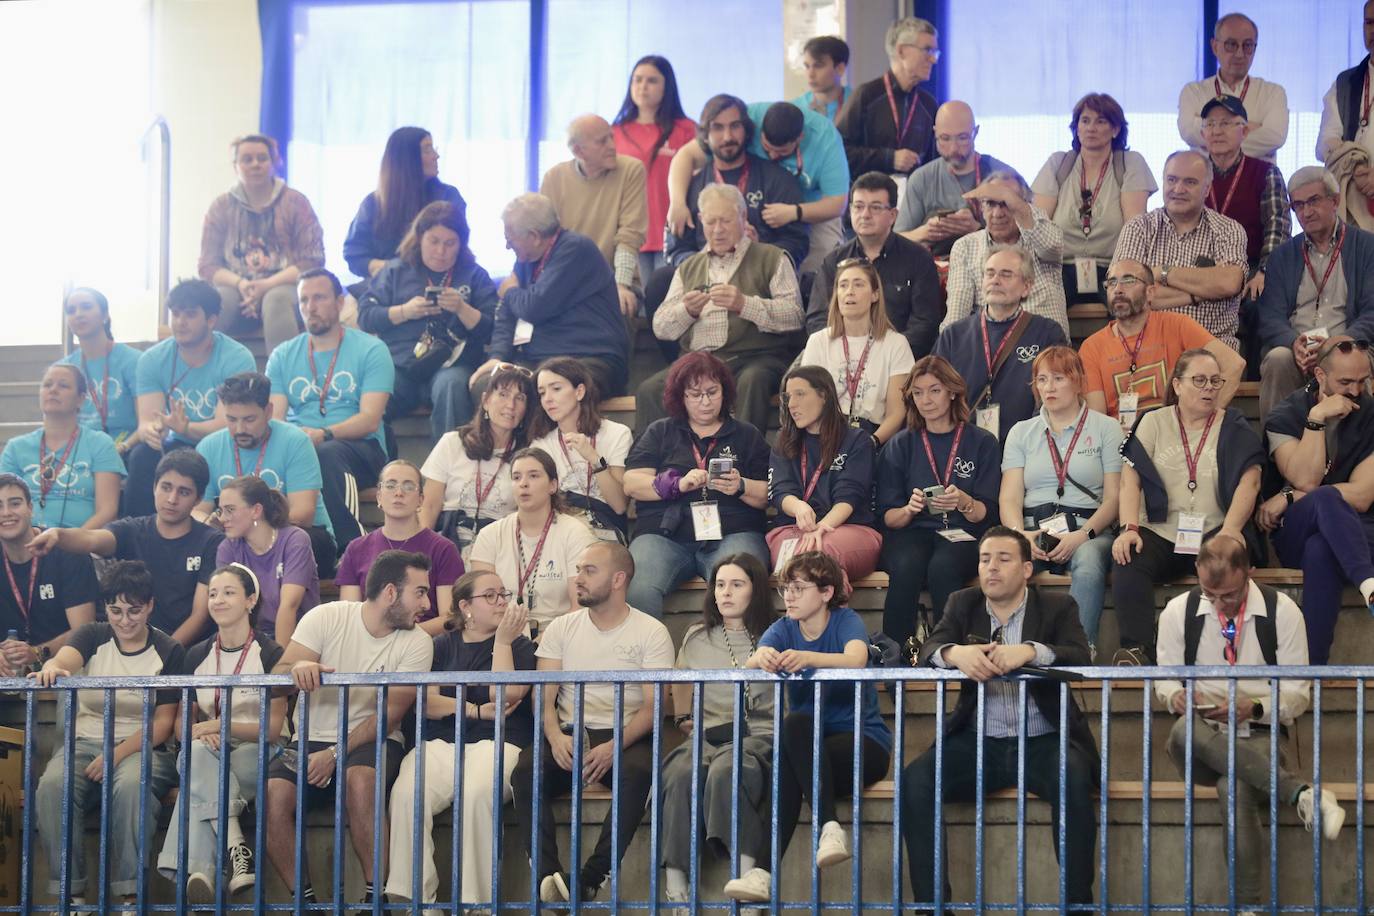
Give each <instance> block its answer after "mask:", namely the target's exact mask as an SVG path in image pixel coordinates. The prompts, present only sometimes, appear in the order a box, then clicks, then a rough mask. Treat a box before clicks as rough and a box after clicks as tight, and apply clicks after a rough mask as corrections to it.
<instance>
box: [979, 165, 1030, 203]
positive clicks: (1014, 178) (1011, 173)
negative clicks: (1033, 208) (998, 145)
mask: <svg viewBox="0 0 1374 916" xmlns="http://www.w3.org/2000/svg"><path fill="white" fill-rule="evenodd" d="M990 181H1005V182H1007V183H1009V184H1014V185H1016V187H1017V188H1018V189H1019V190H1020V191H1021V198H1022V199H1023V200H1025V201H1026V203H1030V202H1031V199H1032V196H1031V189H1030V185H1028V184H1026V179H1024V178H1022V177H1021V173H1020V172H1018V171H1016V170H1015V169H998V170H997V171H995V172H993V173H992V174H990V175H988V176H987V177H986V178H984V179H983V184H987V183H988V182H990ZM980 187H981V185H980Z"/></svg>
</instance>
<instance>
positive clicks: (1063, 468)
mask: <svg viewBox="0 0 1374 916" xmlns="http://www.w3.org/2000/svg"><path fill="white" fill-rule="evenodd" d="M1087 422H1088V408H1087V406H1086V405H1084V407H1083V413H1082V414H1080V415H1079V417H1078V427H1077V428H1076V429H1075V430H1074V431H1073V438H1072V439H1070V440H1069V449H1068V453H1069V457H1068V458H1067V459H1065V458H1064V457H1063V456H1062V455H1060V454H1059V446H1058V445H1057V444H1056V443H1055V441H1054V434H1053V433H1051V432H1050V431H1049V428H1048V427H1047V428H1046V429H1045V441H1046V442H1048V443H1049V444H1050V461H1052V462H1053V463H1054V478H1055V480H1056V481H1058V482H1059V489H1058V490H1057V491H1056V493H1057V495H1058V497H1059V498H1060V499H1063V498H1064V481H1066V480H1068V478H1069V462H1070V461H1072V460H1073V450H1074V449H1075V448H1076V447H1077V446H1078V437H1079V436H1081V435H1083V427H1084V426H1085V425H1086V424H1087Z"/></svg>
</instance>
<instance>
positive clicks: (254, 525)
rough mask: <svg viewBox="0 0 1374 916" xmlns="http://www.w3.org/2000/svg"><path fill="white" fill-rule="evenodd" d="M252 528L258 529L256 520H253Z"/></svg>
mask: <svg viewBox="0 0 1374 916" xmlns="http://www.w3.org/2000/svg"><path fill="white" fill-rule="evenodd" d="M253 527H254V528H256V527H258V520H257V519H253Z"/></svg>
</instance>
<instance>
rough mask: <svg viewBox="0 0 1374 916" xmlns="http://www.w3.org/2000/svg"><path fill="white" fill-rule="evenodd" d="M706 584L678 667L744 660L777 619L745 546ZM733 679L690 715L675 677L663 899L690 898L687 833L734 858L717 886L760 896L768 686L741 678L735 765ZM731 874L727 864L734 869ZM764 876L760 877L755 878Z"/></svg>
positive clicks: (763, 577) (769, 742)
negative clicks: (735, 834)
mask: <svg viewBox="0 0 1374 916" xmlns="http://www.w3.org/2000/svg"><path fill="white" fill-rule="evenodd" d="M707 581H708V582H709V583H710V590H709V591H707V593H706V604H705V606H704V607H703V608H702V611H701V622H700V623H696V624H693V625H692V626H690V627H688V629H687V633H686V635H685V636H683V637H682V649H681V651H679V652H678V656H677V667H678V668H679V669H681V670H684V671H709V670H716V669H740V668H744V667H745V666H746V665H747V664H748V662H749V657H750V656H751V655H753V654H754V651H755V650H756V649H757V648H758V645H759V640H760V639H761V638H762V637H763V634H764V632H765V631H766V630H767V629H768V627H769V626H770V625H771V624H772V623H773V622H774V621H775V620H777V616H778V615H777V614H776V613H774V611H773V602H772V599H771V596H770V592H769V589H768V569H767V567H765V566H764V565H763V563H762V562H760V561H759V558H758V557H756V556H754V555H753V554H750V553H740V554H728V555H726V556H723V557H721V559H720V562H718V563H717V564H716V568H715V569H714V570H712V571H711V577H710V578H709V579H708V580H707ZM735 695H736V688H735V687H734V685H727V684H720V685H717V686H712V687H703V688H702V695H701V721H700V722H698V721H697V720H696V719H695V718H694V716H693V703H692V685H691V684H674V685H673V710H674V711H675V712H676V715H675V716H674V717H673V724H674V725H676V726H677V728H678V729H679V730H680V731H681V732H682V733H683V734H684V735H686V736H687V740H686V741H684V742H683V743H682V744H680V745H678V746H677V747H676V748H675V749H674V750H673V751H672V753H670V754H669V755H668V756H667V758H666V759H665V760H664V761H663V778H662V782H661V786H662V790H661V791H662V801H661V805H662V814H661V815H660V817H661V818H662V823H663V877H664V881H665V883H666V885H667V888H666V897H667V900H668V902H669V903H685V902H686V901H687V899H688V895H689V888H688V886H687V874H688V872H689V871H690V869H691V864H692V849H691V841H692V834H693V832H695V833H696V834H697V835H698V837H704V839H705V845H706V847H707V848H708V849H709V850H710V851H711V852H713V853H715V854H717V855H719V856H721V857H723V858H727V859H728V858H731V856H732V854H734V855H738V857H739V871H738V874H739V876H740V877H739V878H737V879H735V880H733V881H730V882H729V883H727V884H726V885H725V894H726V896H727V897H731V898H732V899H735V900H767V899H768V892H769V880H768V872H767V871H765V870H764V869H761V868H757V867H756V866H757V864H758V862H759V860H760V859H762V858H763V857H764V856H766V855H768V850H769V844H768V835H769V824H768V811H769V795H768V792H769V789H770V787H771V785H772V783H771V780H770V776H771V774H772V768H773V688H772V685H767V684H746V685H745V686H744V696H743V705H744V718H743V720H742V721H741V723H740V766H739V772H735V768H734V757H733V752H734V742H735ZM698 728H699V729H700V731H701V742H702V743H701V763H700V767H699V768H698V770H697V784H698V786H699V789H698V791H699V793H700V797H699V799H698V806H697V809H698V810H697V822H696V825H695V827H694V825H693V823H692V811H691V799H692V740H693V738H692V736H693V734H694V733H695V732H696V731H697V730H698ZM736 809H737V810H738V823H739V844H738V846H737V847H735V848H733V849H732V848H731V846H730V841H731V837H732V834H731V830H730V819H731V818H730V815H731V811H732V810H736ZM733 873H735V872H734V871H733V870H732V874H733ZM760 876H762V880H760Z"/></svg>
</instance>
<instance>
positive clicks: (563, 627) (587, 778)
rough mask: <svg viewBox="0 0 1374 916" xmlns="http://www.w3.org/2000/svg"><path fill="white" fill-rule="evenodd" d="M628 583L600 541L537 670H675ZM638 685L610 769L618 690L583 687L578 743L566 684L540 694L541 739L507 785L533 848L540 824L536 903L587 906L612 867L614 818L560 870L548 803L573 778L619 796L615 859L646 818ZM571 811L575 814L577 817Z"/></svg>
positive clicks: (659, 631)
mask: <svg viewBox="0 0 1374 916" xmlns="http://www.w3.org/2000/svg"><path fill="white" fill-rule="evenodd" d="M633 578H634V559H633V558H632V557H631V556H630V551H629V550H627V549H625V548H624V547H622V546H621V545H619V544H615V543H612V542H609V541H598V542H597V543H595V544H593V545H591V546H590V547H588V548H587V549H586V550H584V551H583V552H582V557H581V560H580V561H579V562H578V564H577V576H576V578H575V579H574V580H573V581H574V585H575V587H576V588H577V600H578V601H579V602H580V603H581V605H582V607H580V608H579V609H577V610H575V611H572V612H571V613H568V614H564V615H563V616H562V617H558V618H556V619H555V620H554V621H553V623H551V624H549V627H548V629H547V630H546V631H544V633H543V635H542V637H541V638H540V640H539V650H538V652H537V653H536V654H537V655H538V658H539V670H540V671H638V670H642V669H646V668H653V669H657V668H671V667H673V641H672V639H671V638H670V637H669V636H668V630H667V628H666V627H664V626H663V624H661V623H659V622H658V621H657V620H655V619H654V618H652V617H650V616H649V615H648V614H645V613H644V612H642V611H637V610H635V609H634V608H632V607H630V606H629V605H628V604H626V603H625V591H626V589H627V588H628V587H629V584H630V580H631V579H633ZM658 689H659V688H658V687H657V686H655V685H652V684H644V685H643V686H642V687H640V688H636V687H635V686H633V685H628V686H627V687H626V688H625V691H624V705H623V707H622V710H623V713H622V714H623V718H622V719H621V744H620V748H621V752H620V766H619V767H618V768H616V767H615V766H614V763H615V745H614V744H613V743H612V740H613V738H614V728H615V719H614V715H615V691H614V687H613V686H612V685H611V684H588V685H587V686H586V687H585V688H584V691H585V692H584V694H583V698H584V702H583V713H582V728H583V730H584V735H585V738H583V737H581V736H576V735H572V734H570V732H571V729H572V725H573V719H574V690H573V685H572V684H570V683H569V684H547V685H545V687H544V721H543V722H542V723H540V724H542V726H543V740H542V741H540V742H539V746H538V747H537V748H533V749H531V751H527V752H526V753H524V754H522V755H521V756H520V763H519V764H518V765H517V766H516V768H515V775H514V776H513V777H512V780H511V783H512V787H513V798H514V805H515V814H516V817H517V818H518V820H519V824H520V827H519V831H520V839H521V841H522V842H524V843H527V844H528V843H530V842H532V837H531V829H532V827H533V825H534V823H535V819H536V818H538V843H539V876H540V882H539V899H540V900H543V901H544V902H545V903H560V902H562V901H565V900H571V899H572V895H573V884H574V882H576V883H577V884H578V886H579V888H580V896H579V899H580V900H581V901H583V902H586V901H588V900H591V899H592V898H594V897H595V896H596V893H597V891H598V890H600V888H601V885H602V883H603V882H604V881H605V879H606V876H607V874H609V873H610V870H611V861H612V860H611V854H612V853H611V824H612V821H611V817H612V814H613V813H614V811H615V810H616V809H614V808H608V809H607V813H606V820H605V822H603V823H602V825H601V833H600V835H599V836H598V837H597V840H596V848H595V849H593V850H592V854H591V855H590V856H588V857H587V861H586V863H585V864H584V865H582V867H581V869H580V870H579V869H577V867H576V863H573V865H574V867H573V870H571V871H568V870H565V869H564V867H563V864H562V860H561V859H560V858H559V854H558V834H557V827H556V825H555V822H554V811H553V804H552V803H551V802H552V800H553V799H554V798H557V797H558V796H560V795H562V794H563V793H565V792H567V791H568V790H569V788H570V787H571V786H572V780H573V779H574V778H579V779H581V780H582V782H583V783H584V784H586V785H591V784H592V783H596V782H599V783H601V784H602V785H605V786H607V787H608V788H610V789H611V790H612V792H615V793H616V794H617V795H618V796H619V799H620V806H619V814H620V817H619V821H618V823H617V825H616V826H617V830H618V836H617V839H618V841H619V843H618V846H619V848H617V849H616V850H615V857H616V861H619V860H620V859H621V858H623V857H624V855H625V850H626V849H628V848H629V846H630V841H631V840H633V839H634V835H635V830H636V829H637V828H638V827H639V822H640V820H641V819H642V818H643V817H644V805H645V803H646V802H647V800H648V798H649V790H650V788H651V787H652V785H653V772H652V768H653V759H652V758H653V751H652V742H651V740H650V738H651V736H652V734H653V727H654V691H656V690H658ZM574 742H581V743H582V746H583V752H582V761H581V763H582V772H581V773H580V774H578V775H577V776H576V777H575V776H574V774H573V772H572V768H573V759H574V757H573V754H574V751H573V745H574ZM534 753H540V754H543V786H542V791H543V804H542V805H541V806H540V809H539V811H538V812H537V813H536V812H535V811H534V810H533V801H534ZM579 816H580V812H574V813H573V817H579Z"/></svg>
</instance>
